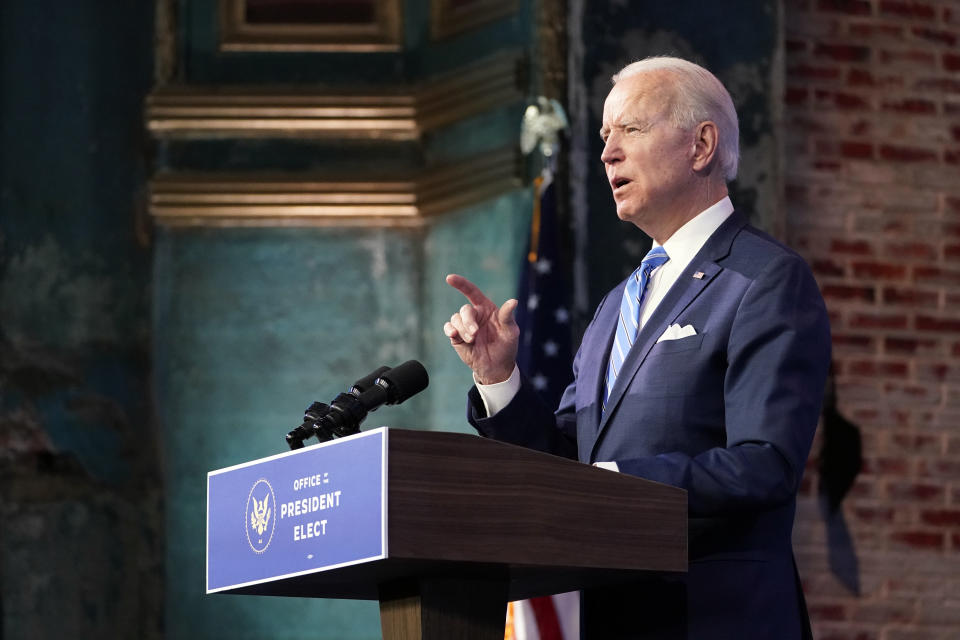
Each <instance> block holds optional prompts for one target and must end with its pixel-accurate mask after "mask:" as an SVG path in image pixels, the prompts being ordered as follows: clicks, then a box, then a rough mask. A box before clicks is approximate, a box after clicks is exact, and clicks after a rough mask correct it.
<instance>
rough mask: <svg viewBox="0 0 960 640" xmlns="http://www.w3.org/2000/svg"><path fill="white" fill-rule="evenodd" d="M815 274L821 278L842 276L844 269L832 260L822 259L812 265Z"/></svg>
mask: <svg viewBox="0 0 960 640" xmlns="http://www.w3.org/2000/svg"><path fill="white" fill-rule="evenodd" d="M810 266H811V268H812V269H813V272H814V273H816V274H817V275H821V276H842V275H843V267H842V266H841V265H838V264H837V263H836V262H833V261H832V260H826V259H820V260H813V261H812V262H811V263H810Z"/></svg>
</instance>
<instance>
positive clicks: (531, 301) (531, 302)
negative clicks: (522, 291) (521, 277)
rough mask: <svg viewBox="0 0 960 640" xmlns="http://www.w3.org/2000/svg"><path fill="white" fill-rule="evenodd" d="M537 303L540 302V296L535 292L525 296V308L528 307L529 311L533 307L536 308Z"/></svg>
mask: <svg viewBox="0 0 960 640" xmlns="http://www.w3.org/2000/svg"><path fill="white" fill-rule="evenodd" d="M539 304H540V296H538V295H537V294H535V293H534V294H531V295H530V297H529V298H527V309H529V310H530V311H533V310H534V309H536V308H537V305H539Z"/></svg>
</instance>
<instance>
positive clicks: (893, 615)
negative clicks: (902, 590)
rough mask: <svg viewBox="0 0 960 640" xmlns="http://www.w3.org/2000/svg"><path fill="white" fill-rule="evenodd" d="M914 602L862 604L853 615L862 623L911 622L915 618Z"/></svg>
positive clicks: (891, 601) (893, 601)
mask: <svg viewBox="0 0 960 640" xmlns="http://www.w3.org/2000/svg"><path fill="white" fill-rule="evenodd" d="M914 608H915V607H914V605H913V603H912V602H903V601H895V600H886V601H881V602H878V601H873V602H870V601H867V602H861V603H860V606H858V607H857V608H856V609H855V610H854V613H853V619H854V620H858V621H861V622H870V623H879V624H890V623H906V622H911V621H912V620H913V617H914Z"/></svg>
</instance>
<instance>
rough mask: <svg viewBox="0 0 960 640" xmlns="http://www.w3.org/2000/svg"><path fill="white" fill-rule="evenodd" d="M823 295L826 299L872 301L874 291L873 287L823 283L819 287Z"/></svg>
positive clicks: (874, 295)
mask: <svg viewBox="0 0 960 640" xmlns="http://www.w3.org/2000/svg"><path fill="white" fill-rule="evenodd" d="M820 292H821V293H822V294H823V297H824V298H826V299H828V300H860V301H862V302H873V301H874V300H875V299H876V293H875V292H874V290H873V287H854V286H848V285H841V284H825V285H823V286H822V287H821V288H820Z"/></svg>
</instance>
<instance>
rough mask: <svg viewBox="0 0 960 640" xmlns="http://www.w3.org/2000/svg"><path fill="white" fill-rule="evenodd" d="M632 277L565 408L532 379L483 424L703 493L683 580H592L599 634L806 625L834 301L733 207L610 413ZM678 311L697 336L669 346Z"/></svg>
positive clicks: (635, 358) (592, 616)
mask: <svg viewBox="0 0 960 640" xmlns="http://www.w3.org/2000/svg"><path fill="white" fill-rule="evenodd" d="M622 292H623V283H620V285H618V286H617V287H616V288H615V289H613V290H612V291H611V292H610V293H608V294H607V296H606V297H605V298H604V299H603V301H601V303H600V306H599V307H598V308H597V311H596V314H595V315H594V318H593V321H592V322H591V323H590V325H589V326H588V328H587V330H586V332H585V334H584V336H583V341H582V343H581V345H580V349H579V351H578V353H577V356H576V358H575V360H574V365H573V367H574V375H575V379H574V382H573V383H572V384H571V385H570V386H569V387H568V388H567V390H566V392H565V393H564V396H563V399H562V400H561V403H560V406H559V408H558V409H557V410H556V411H555V412H553V411H551V410H550V409H549V408H547V407H545V406H544V405H543V404H542V403H541V402H540V401H539V400H538V398H537V396H536V392H535V391H534V389H533V387H532V385H531V384H530V383H529V382H528V381H526V380H524V381H523V382H522V385H521V388H520V391H519V392H518V394H517V396H516V397H515V398H514V399H513V401H511V403H510V404H509V405H508V406H507V407H506V408H504V409H503V410H502V411H500V412H499V413H497V414H496V415H495V416H493V417H492V418H487V417H486V416H485V411H484V409H483V403H482V401H481V400H480V398H479V394H478V392H477V390H476V388H474V389H471V391H470V401H469V407H468V414H469V415H468V418H469V420H470V422H471V424H473V425H474V427H476V429H477V430H478V431H479V432H480V433H481V434H483V435H485V436H489V437H492V438H496V439H497V440H502V441H506V442H512V443H515V444H520V445H523V446H527V447H531V448H535V449H539V450H542V451H546V452H549V453H554V454H557V455H563V456H566V457H569V458H574V459H578V460H580V461H581V462H585V463H593V462H596V461H615V462H616V463H617V464H618V465H619V468H620V471H621V472H623V473H630V474H633V475H637V476H641V477H643V478H647V479H650V480H655V481H658V482H663V483H666V484H669V485H673V486H676V487H682V488H683V489H686V490H687V492H688V494H687V495H688V501H689V514H690V541H689V542H690V544H689V553H690V567H689V572H688V574H687V575H686V576H683V577H681V578H662V579H657V580H649V581H643V582H642V583H638V584H637V585H633V586H632V587H629V588H628V587H618V588H617V589H614V590H605V591H601V592H593V593H591V592H586V593H585V595H584V600H583V616H584V618H583V626H584V629H585V632H586V637H589V638H603V639H606V638H619V637H623V638H645V637H656V638H661V637H662V638H685V637H689V638H696V639H698V640H700V639H703V638H750V639H760V638H770V639H776V640H786V639H789V638H800V637H801V630H802V628H803V626H804V625H805V623H806V618H805V615H806V613H805V611H804V609H803V604H802V602H803V600H802V594H801V593H800V591H799V587H798V582H797V579H796V570H795V567H794V563H793V552H792V547H791V530H792V527H793V518H794V511H795V504H796V494H797V490H798V488H799V485H800V480H801V477H802V474H803V469H804V466H805V463H806V460H807V456H808V454H809V451H810V446H811V443H812V441H813V435H814V431H815V429H816V425H817V421H818V417H819V413H820V407H821V402H822V397H823V391H824V384H825V380H826V375H827V370H828V368H829V363H830V329H829V323H828V318H827V313H826V310H825V307H824V304H823V299H822V297H821V296H820V292H819V290H818V288H817V285H816V282H815V281H814V279H813V276H812V274H811V273H810V270H809V268H808V266H807V265H806V263H805V262H804V261H803V259H802V258H800V257H799V256H798V255H796V254H795V253H793V252H792V251H790V250H789V249H787V248H786V247H784V246H783V245H781V244H779V243H778V242H776V241H775V240H774V239H772V238H771V237H769V236H768V235H766V234H764V233H763V232H761V231H759V230H757V229H755V228H754V227H752V226H750V225H748V224H747V223H746V221H745V220H744V219H743V217H742V216H740V215H739V214H737V213H734V214H732V215H731V216H730V217H729V218H728V219H727V220H726V221H724V223H723V224H722V225H721V226H720V228H718V229H717V231H715V232H714V233H713V235H712V236H711V237H710V238H709V239H708V241H707V242H706V244H705V245H704V246H703V248H702V249H701V250H700V251H699V252H698V254H697V255H696V256H695V257H694V259H693V260H692V261H691V262H690V264H689V265H688V267H687V268H686V269H685V270H684V272H683V273H682V274H681V275H680V277H679V278H678V279H677V281H676V283H675V284H674V285H673V287H672V288H671V289H670V291H669V292H668V293H667V295H666V297H665V298H664V299H663V300H662V301H661V303H660V304H659V305H658V307H657V309H656V311H655V312H654V313H653V315H652V316H651V318H650V319H649V321H648V322H647V323H646V324H645V325H644V327H643V328H642V330H641V331H640V333H639V335H638V337H637V341H636V343H635V344H634V346H633V348H632V349H631V350H630V353H629V354H628V355H627V358H626V360H625V362H624V364H623V367H622V372H621V373H620V376H619V377H618V378H617V381H616V384H615V385H614V388H613V390H612V393H611V394H610V399H609V402H608V406H607V411H606V412H605V413H602V412H601V408H600V400H601V397H602V394H603V384H604V372H605V371H606V365H607V359H608V356H609V352H610V348H611V345H612V341H613V335H614V327H615V324H616V322H617V318H618V313H619V307H620V298H621V295H622ZM671 324H679V325H681V326H685V325H688V324H689V325H693V327H694V329H695V330H696V335H694V336H690V337H686V338H681V339H678V340H667V341H663V342H660V343H657V338H658V337H659V336H660V335H661V334H663V332H664V331H665V330H666V329H667V327H668V326H669V325H671Z"/></svg>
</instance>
